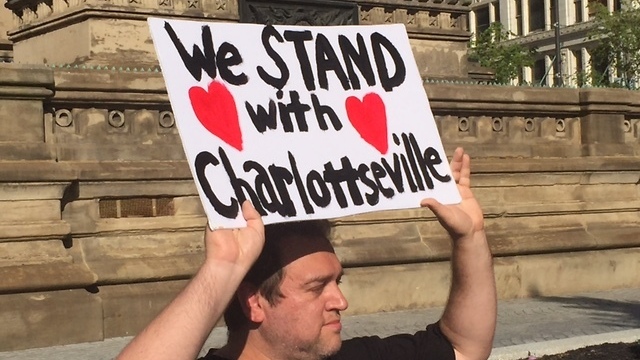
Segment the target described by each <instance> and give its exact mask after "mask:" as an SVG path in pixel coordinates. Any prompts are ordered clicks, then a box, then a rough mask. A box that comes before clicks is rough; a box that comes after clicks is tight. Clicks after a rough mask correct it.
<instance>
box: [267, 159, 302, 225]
mask: <svg viewBox="0 0 640 360" xmlns="http://www.w3.org/2000/svg"><path fill="white" fill-rule="evenodd" d="M269 173H270V174H271V177H272V178H273V181H274V182H275V183H276V188H277V189H278V193H279V194H280V198H281V199H282V207H281V208H280V209H278V213H279V214H280V215H282V216H285V217H289V216H296V214H297V212H296V206H295V205H294V204H293V201H291V196H290V195H289V188H288V187H287V185H288V184H291V183H292V182H293V175H292V174H291V172H290V171H289V170H287V169H285V168H283V167H280V166H275V165H271V166H269Z"/></svg>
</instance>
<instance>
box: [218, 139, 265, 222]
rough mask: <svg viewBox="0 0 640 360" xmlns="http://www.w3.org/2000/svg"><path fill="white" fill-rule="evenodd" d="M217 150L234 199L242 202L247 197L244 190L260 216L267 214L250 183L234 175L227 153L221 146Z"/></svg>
mask: <svg viewBox="0 0 640 360" xmlns="http://www.w3.org/2000/svg"><path fill="white" fill-rule="evenodd" d="M218 151H219V155H220V160H222V164H223V165H224V169H225V170H226V172H227V175H228V176H229V180H231V186H232V187H233V191H235V193H236V199H238V202H240V204H242V203H244V201H245V200H246V199H247V198H246V197H245V194H244V191H246V192H247V194H248V195H249V197H250V198H251V203H252V204H253V206H254V207H255V208H256V210H257V211H258V212H259V213H260V215H262V216H265V215H267V212H266V211H265V210H264V208H263V207H262V206H261V205H260V199H258V195H257V194H256V193H255V191H253V189H252V188H251V185H249V183H248V182H246V181H245V180H243V179H239V178H238V177H236V174H235V172H234V171H233V167H232V166H231V163H230V162H229V158H228V157H227V153H225V152H224V150H223V149H222V148H218Z"/></svg>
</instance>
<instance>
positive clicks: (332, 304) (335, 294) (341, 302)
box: [327, 284, 349, 311]
mask: <svg viewBox="0 0 640 360" xmlns="http://www.w3.org/2000/svg"><path fill="white" fill-rule="evenodd" d="M327 307H328V309H327V310H338V311H344V310H346V309H347V308H348V307H349V302H348V301H347V298H346V297H344V294H343V293H342V290H340V286H338V284H333V286H332V289H331V301H328V302H327Z"/></svg>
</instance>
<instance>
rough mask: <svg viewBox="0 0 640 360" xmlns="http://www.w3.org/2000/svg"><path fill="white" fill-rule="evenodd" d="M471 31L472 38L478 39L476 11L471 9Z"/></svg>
mask: <svg viewBox="0 0 640 360" xmlns="http://www.w3.org/2000/svg"><path fill="white" fill-rule="evenodd" d="M469 31H471V38H472V39H473V40H475V39H476V36H477V35H478V34H476V12H475V11H473V10H469Z"/></svg>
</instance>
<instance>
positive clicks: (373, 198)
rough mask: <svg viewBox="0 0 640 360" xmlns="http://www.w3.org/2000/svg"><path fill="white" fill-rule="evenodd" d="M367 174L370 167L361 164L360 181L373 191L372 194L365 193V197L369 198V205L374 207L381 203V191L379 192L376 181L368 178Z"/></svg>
mask: <svg viewBox="0 0 640 360" xmlns="http://www.w3.org/2000/svg"><path fill="white" fill-rule="evenodd" d="M367 172H369V167H368V166H367V165H366V164H360V166H358V176H359V177H360V181H362V183H363V184H364V185H366V186H367V187H369V189H371V193H370V194H369V193H365V194H364V197H365V198H367V204H369V205H371V206H373V205H376V204H377V203H378V202H379V201H380V190H378V187H377V186H376V183H375V181H373V180H371V179H370V178H369V177H368V176H367Z"/></svg>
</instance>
